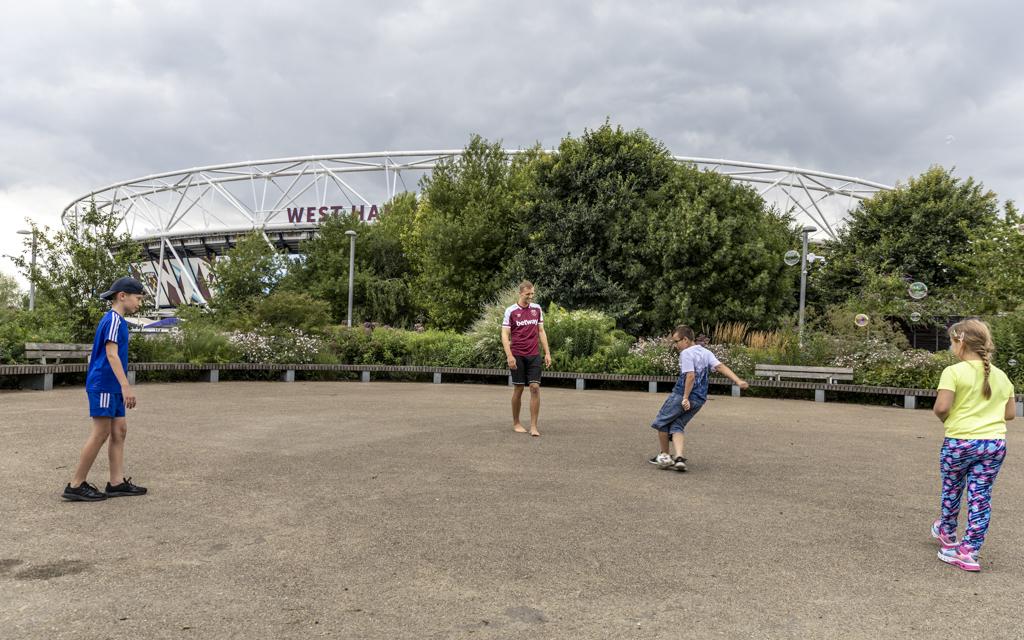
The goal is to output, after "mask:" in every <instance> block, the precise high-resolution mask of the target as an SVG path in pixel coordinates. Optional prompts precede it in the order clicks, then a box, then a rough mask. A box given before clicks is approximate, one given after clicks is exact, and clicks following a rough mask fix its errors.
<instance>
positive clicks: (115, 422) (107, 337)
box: [61, 278, 146, 502]
mask: <svg viewBox="0 0 1024 640" xmlns="http://www.w3.org/2000/svg"><path fill="white" fill-rule="evenodd" d="M143 291H144V289H143V288H142V283H141V282H139V281H138V280H136V279H135V278H121V279H119V280H117V281H116V282H115V283H114V284H113V285H112V286H111V287H110V291H107V292H105V293H103V294H101V295H100V297H101V298H103V299H104V300H110V311H108V312H106V313H105V314H103V318H102V319H101V320H100V324H99V326H98V327H96V337H95V339H94V340H93V344H92V356H91V357H90V359H89V373H88V374H87V375H86V377H85V391H86V394H87V395H88V396H89V415H90V416H92V433H91V434H89V439H88V440H87V441H86V442H85V446H84V447H83V448H82V454H81V456H80V457H79V459H78V466H77V467H76V468H75V475H74V477H72V478H71V482H70V483H69V484H68V485H67V486H66V487H64V493H63V494H61V497H62V498H64V499H65V500H69V501H77V502H96V501H98V500H106V499H107V498H108V497H109V498H114V497H118V496H141V495H143V494H145V493H146V488H145V487H140V486H138V485H136V484H132V480H131V478H125V477H124V440H125V437H126V436H127V435H128V422H127V421H126V420H125V416H124V413H125V408H128V409H134V408H135V392H134V391H133V390H132V387H131V385H130V384H129V383H128V374H127V371H128V323H126V322H125V320H124V317H125V316H126V315H129V314H132V313H135V312H136V311H138V310H139V305H141V304H142V294H143ZM108 440H109V444H108V446H107V453H108V455H109V456H110V482H108V483H107V489H106V491H105V492H103V491H99V490H98V489H97V488H96V487H94V486H93V485H91V484H89V483H88V482H86V481H85V478H86V476H87V475H89V469H91V468H92V463H93V462H94V461H95V460H96V456H97V455H98V454H99V452H100V449H102V448H103V445H104V443H107V441H108Z"/></svg>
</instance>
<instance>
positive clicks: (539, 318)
mask: <svg viewBox="0 0 1024 640" xmlns="http://www.w3.org/2000/svg"><path fill="white" fill-rule="evenodd" d="M533 296H534V290H533V284H531V283H530V282H528V281H525V280H524V281H523V282H522V283H521V284H520V285H519V300H518V301H517V302H516V303H515V304H514V305H512V306H510V307H509V308H508V309H505V319H504V320H503V321H502V323H501V344H502V345H504V347H505V357H506V358H508V368H509V369H511V370H512V384H513V385H514V389H513V391H512V430H513V431H515V432H517V433H526V429H525V428H524V427H523V423H522V422H520V421H519V409H520V406H521V405H522V398H523V389H524V388H525V387H526V386H527V385H529V386H530V435H531V436H534V437H539V436H540V431H539V430H538V429H537V416H538V415H539V414H540V374H541V369H542V367H541V358H540V345H543V346H544V365H543V366H544V367H550V366H551V349H549V348H548V336H547V334H546V333H544V311H543V310H542V309H541V308H540V305H539V304H535V303H534V302H533Z"/></svg>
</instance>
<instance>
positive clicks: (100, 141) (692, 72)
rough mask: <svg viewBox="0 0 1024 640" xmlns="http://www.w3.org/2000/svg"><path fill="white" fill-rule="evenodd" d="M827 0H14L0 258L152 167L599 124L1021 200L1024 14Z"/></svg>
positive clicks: (2, 41) (689, 151) (685, 151)
mask: <svg viewBox="0 0 1024 640" xmlns="http://www.w3.org/2000/svg"><path fill="white" fill-rule="evenodd" d="M833 4H835V3H820V2H814V1H811V0H795V1H792V2H765V1H760V2H722V1H719V2H714V3H712V2H700V3H698V2H682V1H672V2H622V1H621V0H620V1H618V2H556V1H554V0H548V1H546V2H535V1H522V0H520V1H518V2H493V1H492V2H485V1H483V0H481V1H479V2H467V1H456V0H444V1H441V0H437V1H426V2H402V1H400V0H392V1H390V2H349V1H345V0H331V1H327V0H325V1H305V0H292V1H291V2H280V1H276V2H253V1H248V2H216V1H213V0H207V1H205V2H189V1H185V0H175V1H174V2H156V1H146V2H142V1H141V0H140V1H139V2H87V1H82V0H78V1H76V2H65V1H59V2H57V1H47V0H33V1H31V2H24V1H14V0H10V1H6V2H4V5H3V14H2V20H0V254H9V253H13V252H16V251H18V250H19V247H20V242H19V239H20V237H19V236H17V235H15V233H14V231H15V230H16V229H18V228H22V227H24V218H25V217H26V216H28V217H31V218H33V219H34V220H36V221H38V222H40V223H43V224H50V225H51V226H52V225H55V224H58V220H59V212H60V210H61V209H63V208H64V206H65V205H67V204H68V203H69V202H70V201H71V200H73V199H74V198H75V197H77V196H79V195H82V194H84V193H86V192H89V191H91V190H93V189H96V188H98V187H102V186H105V185H107V184H110V183H113V182H118V181H121V180H127V179H131V178H135V177H140V176H143V175H146V174H150V173H157V172H163V171H170V170H176V169H184V168H188V167H194V166H200V165H207V164H216V163H222V162H231V161H238V160H248V159H262V158H273V157H282V156H293V155H312V154H328V153H345V152H358V151H380V150H385V149H388V150H397V149H439V148H458V147H462V146H464V145H465V143H466V142H467V140H468V138H469V136H470V134H472V133H479V134H481V135H483V136H484V137H486V138H488V139H491V140H497V139H500V140H503V141H504V143H505V145H506V146H509V147H520V146H527V145H530V144H533V143H535V142H538V141H539V142H541V143H542V144H544V145H545V146H554V145H557V143H558V141H559V140H560V139H561V138H562V137H563V136H565V135H567V134H571V135H579V134H580V133H582V132H583V130H584V128H593V127H596V126H599V125H600V124H601V123H603V122H604V120H605V118H606V117H607V118H610V120H611V122H612V123H613V124H619V125H622V126H623V127H625V128H627V129H633V128H638V127H639V128H643V129H645V130H646V131H648V132H649V133H650V134H651V135H653V136H655V137H657V138H659V139H661V140H662V141H664V143H665V144H666V145H667V146H668V148H669V149H670V150H671V151H672V152H673V153H674V154H676V155H687V156H710V157H717V158H728V159H733V160H747V161H756V162H766V163H776V164H785V165H794V166H799V167H803V168H808V169H818V170H822V171H828V172H833V173H839V174H844V175H850V176H857V177H861V178H866V179H870V180H874V181H878V182H882V183H885V184H894V183H896V182H897V181H905V180H906V178H907V177H908V176H912V175H917V174H919V173H921V172H922V171H924V170H926V169H927V168H928V167H929V166H930V165H932V164H942V165H945V166H952V165H955V166H956V168H957V173H958V175H960V176H967V175H970V176H974V177H975V178H977V179H979V180H981V181H982V182H983V183H984V184H985V185H986V186H987V187H988V188H990V189H992V190H994V191H995V192H996V193H998V194H999V196H1000V198H1001V199H1002V200H1005V199H1013V200H1016V201H1018V202H1019V201H1020V199H1021V197H1022V196H1024V126H1022V124H1021V123H1022V118H1021V114H1024V74H1022V72H1021V69H1022V65H1021V61H1022V60H1024V55H1022V54H1024V46H1022V44H1021V38H1020V36H1019V32H1020V28H1021V24H1022V22H1024V20H1022V18H1024V9H1022V8H1020V6H1019V5H1018V4H1017V3H1010V2H984V1H982V2H975V3H972V4H968V3H963V2H956V3H954V2H930V3H906V2H882V1H877V0H866V1H863V2H859V3H852V2H851V3H844V6H845V8H836V7H834V6H831V5H833ZM924 6H927V7H930V10H929V11H927V12H924V11H922V9H921V8H920V7H924ZM0 271H4V272H7V273H13V271H14V268H13V266H12V265H11V263H10V262H9V261H7V260H0Z"/></svg>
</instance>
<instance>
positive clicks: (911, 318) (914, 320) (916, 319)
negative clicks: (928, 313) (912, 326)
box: [910, 311, 921, 322]
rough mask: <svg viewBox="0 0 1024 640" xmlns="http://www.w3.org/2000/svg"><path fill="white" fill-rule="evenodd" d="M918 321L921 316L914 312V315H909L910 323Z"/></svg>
mask: <svg viewBox="0 0 1024 640" xmlns="http://www.w3.org/2000/svg"><path fill="white" fill-rule="evenodd" d="M920 320H921V314H920V313H918V312H916V311H915V312H914V313H912V314H910V321H911V322H919V321H920Z"/></svg>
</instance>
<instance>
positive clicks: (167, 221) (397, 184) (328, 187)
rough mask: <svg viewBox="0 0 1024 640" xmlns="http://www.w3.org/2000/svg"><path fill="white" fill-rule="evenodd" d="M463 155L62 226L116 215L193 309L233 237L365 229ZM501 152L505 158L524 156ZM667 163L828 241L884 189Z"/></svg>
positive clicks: (140, 204)
mask: <svg viewBox="0 0 1024 640" xmlns="http://www.w3.org/2000/svg"><path fill="white" fill-rule="evenodd" d="M463 153H464V151H463V150H462V149H449V150H431V151H383V152H373V153H350V154H339V155H326V156H307V157H296V158H279V159H272V160H259V161H246V162H235V163H230V164H221V165H213V166H206V167H196V168H193V169H186V170H183V171H173V172H168V173H161V174H156V175H151V176H146V177H143V178H138V179H135V180H128V181H125V182H119V183H117V184H112V185H110V186H107V187H103V188H102V189H97V190H95V191H92V192H90V193H87V194H85V195H83V196H81V197H79V198H77V199H75V201H74V202H72V203H71V204H69V205H68V206H67V207H66V208H65V209H64V211H63V213H62V219H63V220H65V222H67V221H69V220H72V219H75V218H76V217H77V216H79V215H80V214H81V212H82V211H83V210H84V208H85V207H88V206H90V205H91V204H92V203H95V205H96V207H97V208H98V209H100V210H101V211H109V212H114V213H116V215H117V216H119V224H120V228H121V229H123V230H124V231H127V232H128V233H129V234H130V235H131V236H132V237H133V238H135V239H136V240H138V241H139V242H140V243H141V244H142V245H143V247H144V249H145V250H146V252H147V256H148V259H149V263H148V264H145V265H143V273H144V275H145V276H146V278H145V279H146V281H147V284H148V286H149V287H150V288H151V293H153V294H156V295H157V297H156V301H157V304H158V306H161V307H166V306H176V305H177V304H180V303H182V302H197V303H200V304H202V303H205V302H206V300H207V298H208V297H209V295H210V293H209V286H208V284H209V282H208V281H209V277H210V274H209V265H210V261H211V260H212V259H213V258H214V257H215V256H216V255H219V254H220V253H222V252H223V251H224V250H225V249H227V248H229V247H230V246H233V244H234V241H235V238H236V237H237V236H238V235H241V234H247V233H250V232H252V231H258V232H262V233H263V235H264V237H265V238H266V239H267V242H269V243H270V244H272V245H274V246H277V247H280V248H283V249H286V250H288V251H291V252H295V251H297V249H298V246H299V244H300V243H301V242H302V241H303V240H305V239H306V238H309V237H310V236H311V235H312V234H313V233H314V232H315V230H316V228H317V227H318V226H319V224H320V222H321V221H322V220H323V219H325V218H326V217H327V216H330V215H339V214H341V213H342V212H344V213H346V214H347V213H355V214H356V215H359V216H360V217H362V218H363V219H368V220H370V221H372V220H373V219H375V218H376V216H377V215H379V212H380V207H381V206H382V205H383V204H384V203H385V202H387V201H388V200H390V199H391V198H393V197H394V196H395V195H396V194H398V193H400V192H403V191H414V190H415V188H416V186H417V185H418V183H419V179H420V178H421V177H422V176H423V175H424V174H427V173H429V172H430V171H431V170H432V169H433V168H434V167H435V166H436V165H437V163H438V162H440V161H441V160H444V159H448V158H454V157H457V156H460V155H462V154H463ZM506 153H507V154H508V155H509V156H510V157H511V156H512V155H515V154H518V153H523V151H521V150H507V151H506ZM673 158H674V159H675V160H676V161H677V162H681V163H690V164H693V165H695V166H697V167H698V168H701V169H706V170H711V171H716V172H718V173H720V174H722V175H725V176H728V177H729V178H730V179H731V180H733V181H736V182H739V183H742V184H747V185H749V186H751V187H752V188H754V189H755V190H757V191H758V193H759V194H760V195H761V196H762V197H764V198H765V200H766V201H767V202H769V203H770V204H774V205H775V206H777V207H778V208H779V209H780V210H783V211H790V212H792V213H793V214H794V216H795V217H796V219H797V220H798V221H799V222H802V223H811V224H814V225H815V226H816V227H818V228H819V229H820V230H821V232H822V233H823V234H824V235H826V236H829V237H833V238H834V237H836V233H837V228H838V227H839V226H840V225H841V224H842V222H843V220H844V218H845V216H846V214H847V212H848V211H849V210H850V209H851V208H852V207H853V206H854V205H855V203H856V201H859V200H863V199H865V198H868V197H870V196H872V195H873V194H874V193H876V192H877V191H879V190H886V189H890V188H891V187H889V186H887V185H883V184H879V183H875V182H870V181H867V180H862V179H860V178H852V177H848V176H841V175H836V174H831V173H825V172H822V171H812V170H807V169H800V168H796V167H784V166H777V165H769V164H760V163H754V162H741V161H734V160H722V159H714V158H696V157H685V156H673ZM381 178H383V180H382V179H381Z"/></svg>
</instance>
